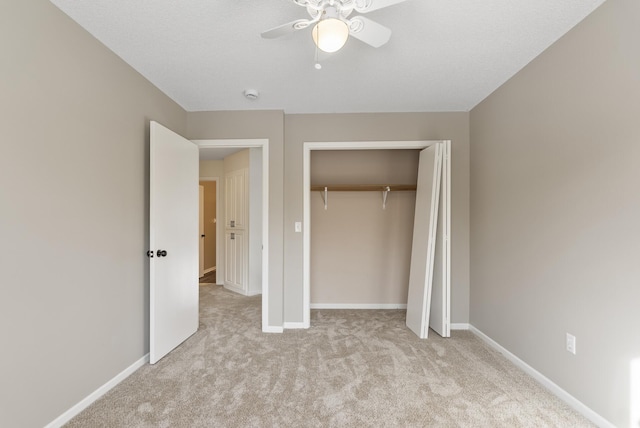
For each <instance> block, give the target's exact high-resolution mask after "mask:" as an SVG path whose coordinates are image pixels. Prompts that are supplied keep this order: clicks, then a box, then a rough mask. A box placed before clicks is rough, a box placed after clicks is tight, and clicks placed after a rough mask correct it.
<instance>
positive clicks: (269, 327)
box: [262, 325, 284, 333]
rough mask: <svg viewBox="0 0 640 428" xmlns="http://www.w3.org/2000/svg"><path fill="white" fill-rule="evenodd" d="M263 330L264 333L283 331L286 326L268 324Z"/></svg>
mask: <svg viewBox="0 0 640 428" xmlns="http://www.w3.org/2000/svg"><path fill="white" fill-rule="evenodd" d="M262 332H263V333H283V332H284V328H282V327H278V326H274V325H267V326H263V327H262Z"/></svg>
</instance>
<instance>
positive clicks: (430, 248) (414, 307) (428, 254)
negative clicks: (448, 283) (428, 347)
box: [406, 144, 442, 339]
mask: <svg viewBox="0 0 640 428" xmlns="http://www.w3.org/2000/svg"><path fill="white" fill-rule="evenodd" d="M441 175H442V145H441V144H434V145H433V146H431V147H428V148H426V149H424V150H422V151H421V152H420V162H419V167H418V184H417V189H416V210H415V217H414V224H413V242H412V246H411V268H410V272H409V293H408V297H407V321H406V323H407V327H409V329H411V331H413V332H414V333H415V334H417V335H418V337H420V338H421V339H424V338H426V337H427V336H428V334H429V312H430V309H431V287H432V284H433V265H434V256H435V242H436V231H437V226H438V202H439V199H440V179H441Z"/></svg>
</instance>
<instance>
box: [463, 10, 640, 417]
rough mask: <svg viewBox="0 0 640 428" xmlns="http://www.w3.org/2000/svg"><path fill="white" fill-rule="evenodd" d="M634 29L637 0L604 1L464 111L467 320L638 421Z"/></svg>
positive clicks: (568, 385)
mask: <svg viewBox="0 0 640 428" xmlns="http://www.w3.org/2000/svg"><path fill="white" fill-rule="evenodd" d="M639 41H640V2H638V1H637V0H609V1H608V2H606V3H604V5H603V6H601V7H600V8H599V9H598V10H596V11H595V12H594V13H593V14H592V15H591V16H589V17H587V18H586V19H585V20H584V21H583V22H582V23H581V24H579V25H578V26H577V27H575V28H574V29H573V30H572V31H570V32H569V33H568V34H567V35H565V36H564V37H563V38H561V39H560V40H559V41H558V42H557V43H555V44H554V45H553V46H552V47H551V48H549V49H548V50H547V51H546V52H544V53H543V54H542V55H541V56H539V57H538V58H537V59H535V60H534V61H533V62H532V63H530V64H529V65H528V66H527V67H526V68H525V69H524V70H522V71H521V72H520V73H518V74H517V75H516V76H515V77H514V78H512V79H511V80H510V81H509V82H507V83H506V84H505V85H504V86H502V87H501V88H499V89H498V90H497V91H495V93H493V94H492V95H491V96H489V97H488V98H487V99H486V100H485V101H483V102H482V103H481V104H480V105H478V106H477V107H476V108H474V109H473V111H472V112H471V141H472V151H471V155H472V156H471V183H472V184H471V284H472V286H471V309H470V316H471V323H472V324H473V325H474V326H475V327H477V328H478V329H480V330H481V331H483V332H484V333H486V334H487V335H489V336H490V337H491V338H493V339H494V340H496V341H497V342H498V343H500V344H501V345H502V346H504V347H505V348H507V349H509V350H510V351H511V352H513V353H514V354H515V355H517V356H518V357H520V358H521V359H522V360H524V361H525V362H526V363H528V364H530V365H531V366H533V367H534V368H535V369H537V370H538V371H540V372H541V373H542V374H544V375H545V376H547V377H548V378H550V379H551V380H552V381H554V382H555V383H557V384H558V385H559V386H560V387H562V388H563V389H565V390H566V391H568V392H569V393H570V394H572V395H573V396H574V397H576V398H577V399H579V400H580V401H582V402H583V403H584V404H586V405H587V406H589V407H590V408H592V409H593V410H595V411H596V412H598V413H599V414H600V415H602V416H603V417H605V418H607V419H608V420H609V421H611V422H612V423H614V424H615V425H616V426H620V427H622V426H638V425H639V423H640V421H637V420H636V421H633V422H631V421H630V420H629V419H630V418H629V415H630V396H629V395H630V393H629V391H630V385H629V383H630V364H631V363H632V361H636V364H640V361H639V359H640V328H639V326H640V309H639V307H638V306H639V302H640V262H639V259H638V255H639V254H640V197H639V191H638V189H639V183H640V144H639V142H640V127H639V125H638V124H639V123H640V54H639V52H640V51H639V48H638V46H639V44H638V43H639ZM566 332H570V333H572V334H574V335H575V336H576V337H577V355H571V354H569V353H568V352H567V351H565V349H564V348H565V333H566ZM635 382H636V388H638V387H640V385H639V384H638V383H640V379H635ZM634 406H636V410H638V406H640V403H634Z"/></svg>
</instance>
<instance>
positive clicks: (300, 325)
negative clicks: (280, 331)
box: [284, 322, 309, 329]
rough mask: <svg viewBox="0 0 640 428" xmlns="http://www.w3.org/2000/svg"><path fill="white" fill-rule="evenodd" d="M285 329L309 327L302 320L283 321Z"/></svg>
mask: <svg viewBox="0 0 640 428" xmlns="http://www.w3.org/2000/svg"><path fill="white" fill-rule="evenodd" d="M284 328H285V329H297V328H309V327H308V326H306V325H305V324H304V323H303V322H285V323H284Z"/></svg>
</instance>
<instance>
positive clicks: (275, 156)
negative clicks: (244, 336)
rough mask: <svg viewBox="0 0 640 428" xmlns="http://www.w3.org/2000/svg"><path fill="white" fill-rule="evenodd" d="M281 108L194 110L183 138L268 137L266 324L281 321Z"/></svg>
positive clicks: (277, 323) (282, 117) (280, 323)
mask: <svg viewBox="0 0 640 428" xmlns="http://www.w3.org/2000/svg"><path fill="white" fill-rule="evenodd" d="M283 123H284V113H283V112H282V111H220V112H194V113H189V114H188V116H187V137H188V138H189V139H191V140H204V139H242V138H246V139H251V138H268V139H269V243H268V245H269V296H268V299H269V325H271V326H282V323H283V318H282V315H283V307H282V304H283V291H284V290H283V265H284V262H283V230H282V227H283V192H282V189H283V180H284V177H283V173H284V152H283V150H284V132H283V129H284V128H283Z"/></svg>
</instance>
